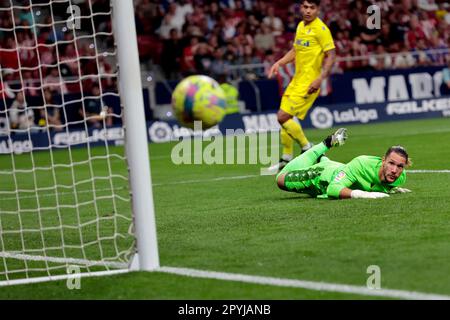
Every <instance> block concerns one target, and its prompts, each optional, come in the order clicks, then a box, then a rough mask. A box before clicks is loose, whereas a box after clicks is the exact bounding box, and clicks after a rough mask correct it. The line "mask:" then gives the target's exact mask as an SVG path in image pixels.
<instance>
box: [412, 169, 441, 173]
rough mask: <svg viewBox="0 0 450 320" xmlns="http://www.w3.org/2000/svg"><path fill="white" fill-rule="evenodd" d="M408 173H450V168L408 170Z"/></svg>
mask: <svg viewBox="0 0 450 320" xmlns="http://www.w3.org/2000/svg"><path fill="white" fill-rule="evenodd" d="M406 173H450V170H406Z"/></svg>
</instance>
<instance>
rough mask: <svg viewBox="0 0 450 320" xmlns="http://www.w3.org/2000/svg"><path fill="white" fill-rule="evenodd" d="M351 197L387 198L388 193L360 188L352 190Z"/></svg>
mask: <svg viewBox="0 0 450 320" xmlns="http://www.w3.org/2000/svg"><path fill="white" fill-rule="evenodd" d="M350 195H351V197H352V199H378V198H387V197H389V195H388V194H386V193H382V192H367V191H362V190H353V191H352V193H351V194H350Z"/></svg>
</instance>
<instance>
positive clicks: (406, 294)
mask: <svg viewBox="0 0 450 320" xmlns="http://www.w3.org/2000/svg"><path fill="white" fill-rule="evenodd" d="M155 271H157V272H163V273H169V274H176V275H181V276H187V277H192V278H203V279H214V280H224V281H235V282H244V283H253V284H259V285H269V286H277V287H290V288H299V289H307V290H314V291H328V292H339V293H349V294H359V295H364V296H373V297H384V298H395V299H406V300H450V296H446V295H439V294H434V293H423V292H416V291H404V290H394V289H369V288H367V287H362V286H355V285H345V284H336V283H326V282H315V281H305V280H297V279H283V278H272V277H264V276H253V275H246V274H238V273H225V272H216V271H206V270H196V269H188V268H177V267H160V268H158V269H156V270H155Z"/></svg>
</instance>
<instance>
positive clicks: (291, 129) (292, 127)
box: [281, 119, 309, 147]
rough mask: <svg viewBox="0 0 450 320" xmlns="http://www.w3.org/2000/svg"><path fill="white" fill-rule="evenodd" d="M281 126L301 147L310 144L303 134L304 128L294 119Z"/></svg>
mask: <svg viewBox="0 0 450 320" xmlns="http://www.w3.org/2000/svg"><path fill="white" fill-rule="evenodd" d="M281 126H282V127H283V129H285V130H286V132H287V133H288V134H289V135H290V136H291V138H292V139H294V140H295V141H297V143H298V144H299V145H300V146H301V147H304V146H306V145H307V144H308V143H309V141H308V139H307V138H306V136H305V133H304V132H303V129H302V126H301V125H300V124H299V123H297V122H296V121H295V120H294V119H289V120H288V121H286V122H285V123H283V124H282V125H281Z"/></svg>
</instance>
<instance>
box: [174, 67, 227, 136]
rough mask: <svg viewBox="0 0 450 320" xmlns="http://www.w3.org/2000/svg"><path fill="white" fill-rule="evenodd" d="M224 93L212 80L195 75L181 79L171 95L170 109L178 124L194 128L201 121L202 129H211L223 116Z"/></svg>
mask: <svg viewBox="0 0 450 320" xmlns="http://www.w3.org/2000/svg"><path fill="white" fill-rule="evenodd" d="M225 106H226V98H225V92H224V91H223V90H222V88H221V87H220V85H219V83H217V81H215V80H214V79H212V78H210V77H208V76H203V75H195V76H189V77H187V78H185V79H183V80H182V81H181V82H180V83H179V84H178V85H177V86H176V88H175V90H174V91H173V94H172V107H173V110H174V113H175V117H176V118H177V120H178V122H179V123H180V124H181V125H182V126H184V127H188V128H194V121H201V122H202V128H203V129H208V128H211V127H213V126H215V125H217V124H218V123H220V121H222V119H223V117H224V116H225Z"/></svg>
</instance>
